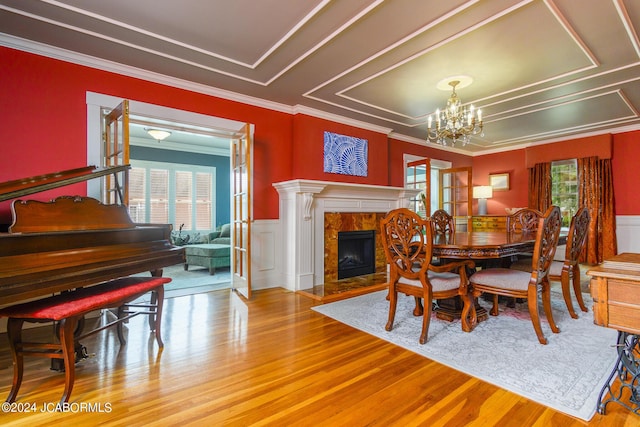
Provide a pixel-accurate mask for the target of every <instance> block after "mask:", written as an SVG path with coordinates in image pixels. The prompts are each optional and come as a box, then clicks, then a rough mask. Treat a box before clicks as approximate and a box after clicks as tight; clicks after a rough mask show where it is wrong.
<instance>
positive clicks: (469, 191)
mask: <svg viewBox="0 0 640 427" xmlns="http://www.w3.org/2000/svg"><path fill="white" fill-rule="evenodd" d="M471 180H472V174H471V168H470V167H462V168H451V169H442V170H440V191H439V196H440V204H439V206H440V209H444V210H445V211H447V212H448V213H449V215H451V216H452V217H453V218H454V220H455V223H456V230H458V231H471V223H472V211H471V209H472V207H473V203H472V202H473V199H472V195H473V186H472V181H471Z"/></svg>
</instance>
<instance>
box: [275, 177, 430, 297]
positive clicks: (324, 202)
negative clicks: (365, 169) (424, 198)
mask: <svg viewBox="0 0 640 427" xmlns="http://www.w3.org/2000/svg"><path fill="white" fill-rule="evenodd" d="M273 185H274V187H275V188H276V190H277V191H278V194H279V196H280V228H281V237H282V242H281V243H282V248H283V253H282V260H283V261H282V262H283V265H282V271H283V281H284V284H283V285H284V286H285V287H286V288H287V289H290V290H293V291H299V290H304V289H309V288H312V287H313V286H314V285H319V284H323V283H326V282H328V281H333V280H336V279H337V268H338V267H337V262H338V259H337V253H338V249H337V248H338V246H337V245H338V243H337V236H338V234H337V233H338V232H339V231H352V230H371V229H374V230H376V271H384V270H385V269H386V262H385V259H384V252H383V250H382V246H381V244H380V236H379V223H380V219H381V218H382V217H384V215H385V214H386V213H387V212H388V211H390V210H392V209H395V208H399V207H407V206H408V205H409V200H410V199H411V198H412V197H414V196H415V195H416V194H417V193H418V190H413V189H406V188H402V187H386V186H378V185H360V184H349V183H341V182H328V181H312V180H291V181H284V182H279V183H275V184H273Z"/></svg>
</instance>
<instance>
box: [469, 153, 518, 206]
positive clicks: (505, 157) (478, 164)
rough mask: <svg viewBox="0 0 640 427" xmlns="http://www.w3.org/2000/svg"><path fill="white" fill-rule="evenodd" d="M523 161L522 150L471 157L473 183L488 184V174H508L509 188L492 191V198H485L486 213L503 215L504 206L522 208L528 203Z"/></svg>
mask: <svg viewBox="0 0 640 427" xmlns="http://www.w3.org/2000/svg"><path fill="white" fill-rule="evenodd" d="M524 162H525V152H524V150H514V151H506V152H504V153H497V154H487V155H484V156H477V157H474V158H473V185H489V174H494V173H508V174H509V190H506V191H494V192H493V198H491V199H489V200H487V213H488V214H493V215H505V210H504V208H522V207H526V206H527V205H528V204H529V196H528V187H529V174H528V172H527V169H526V168H525V167H524ZM476 209H477V208H476ZM474 212H477V211H474Z"/></svg>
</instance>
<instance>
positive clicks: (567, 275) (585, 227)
mask: <svg viewBox="0 0 640 427" xmlns="http://www.w3.org/2000/svg"><path fill="white" fill-rule="evenodd" d="M590 221H591V214H589V211H588V210H587V208H586V207H584V206H583V207H581V208H580V209H578V212H576V214H575V215H574V216H573V218H571V225H570V226H569V234H568V235H567V247H566V249H565V254H564V261H553V262H552V263H551V267H550V268H549V280H551V281H556V282H560V284H561V285H562V296H563V297H564V302H565V304H567V309H568V310H569V314H570V315H571V317H573V318H574V319H577V318H578V315H577V314H576V312H575V311H574V310H573V304H572V303H571V289H570V286H569V284H570V283H573V292H574V293H575V295H576V300H578V305H580V309H581V310H582V311H584V312H586V311H587V306H585V305H584V300H583V299H582V290H581V289H580V266H579V265H578V258H579V257H580V253H582V249H583V248H584V245H585V243H586V241H587V233H588V231H589V222H590Z"/></svg>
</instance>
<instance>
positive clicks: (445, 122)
mask: <svg viewBox="0 0 640 427" xmlns="http://www.w3.org/2000/svg"><path fill="white" fill-rule="evenodd" d="M459 83H460V81H459V80H452V81H450V82H449V86H451V87H452V89H453V93H452V94H451V96H450V97H449V99H448V100H447V108H445V109H444V110H443V111H440V109H439V108H438V109H437V110H436V117H435V129H432V127H431V126H432V123H433V117H432V116H431V115H430V116H429V118H428V129H427V141H430V142H437V143H438V144H442V145H447V140H450V141H451V146H453V145H455V143H456V142H457V141H462V146H465V145H467V144H468V143H469V141H470V140H471V135H477V134H479V133H481V132H482V111H481V110H474V108H473V105H471V106H470V108H469V109H467V107H466V106H465V107H463V106H462V102H461V101H460V98H458V95H457V94H456V86H457V85H458V84H459ZM481 136H484V133H482V134H481Z"/></svg>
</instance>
